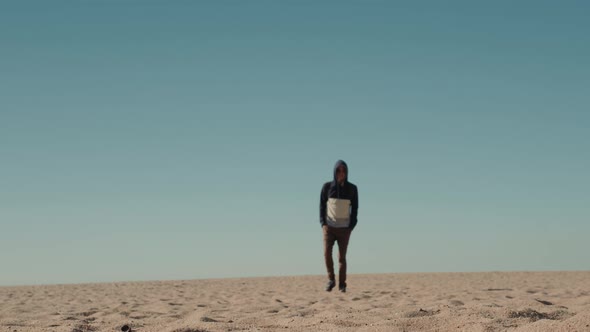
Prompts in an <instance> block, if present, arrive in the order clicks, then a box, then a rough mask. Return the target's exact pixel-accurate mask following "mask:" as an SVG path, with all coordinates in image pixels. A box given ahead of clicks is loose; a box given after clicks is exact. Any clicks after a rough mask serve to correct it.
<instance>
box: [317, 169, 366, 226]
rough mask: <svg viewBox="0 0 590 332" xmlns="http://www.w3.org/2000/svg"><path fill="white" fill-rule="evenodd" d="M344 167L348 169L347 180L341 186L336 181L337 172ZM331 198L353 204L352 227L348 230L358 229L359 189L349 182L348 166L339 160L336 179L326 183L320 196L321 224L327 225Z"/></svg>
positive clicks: (351, 213)
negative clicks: (328, 205) (328, 204)
mask: <svg viewBox="0 0 590 332" xmlns="http://www.w3.org/2000/svg"><path fill="white" fill-rule="evenodd" d="M340 165H342V166H344V168H345V169H346V178H345V180H344V184H342V185H339V184H338V182H337V181H336V170H337V169H338V167H339V166H340ZM329 198H340V199H348V200H350V202H351V208H350V225H349V226H348V228H350V229H351V230H352V229H354V228H355V227H356V224H357V213H358V207H359V201H358V189H357V187H356V186H355V185H354V184H352V183H350V182H348V165H346V163H345V162H344V161H342V160H338V161H337V162H336V165H334V178H333V179H332V181H330V182H326V183H325V184H324V185H323V186H322V192H321V195H320V224H321V225H322V226H323V225H326V223H327V220H326V217H327V216H326V214H327V202H328V199H329Z"/></svg>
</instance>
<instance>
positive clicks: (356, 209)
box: [348, 186, 359, 230]
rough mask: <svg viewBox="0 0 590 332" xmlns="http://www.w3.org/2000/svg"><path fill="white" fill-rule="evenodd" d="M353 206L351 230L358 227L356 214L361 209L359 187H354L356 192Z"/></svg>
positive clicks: (351, 210)
mask: <svg viewBox="0 0 590 332" xmlns="http://www.w3.org/2000/svg"><path fill="white" fill-rule="evenodd" d="M351 203H352V208H351V209H350V226H348V228H350V230H353V229H354V228H355V227H356V223H357V221H358V220H357V219H356V216H357V214H358V210H359V192H358V189H357V187H356V186H355V187H354V193H353V195H352V202H351Z"/></svg>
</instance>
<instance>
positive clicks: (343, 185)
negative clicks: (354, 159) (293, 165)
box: [320, 160, 359, 293]
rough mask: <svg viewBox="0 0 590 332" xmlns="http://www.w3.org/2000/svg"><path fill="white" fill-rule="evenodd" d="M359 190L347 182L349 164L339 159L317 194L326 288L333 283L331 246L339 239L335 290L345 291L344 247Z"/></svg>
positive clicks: (328, 288)
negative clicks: (322, 234) (336, 288)
mask: <svg viewBox="0 0 590 332" xmlns="http://www.w3.org/2000/svg"><path fill="white" fill-rule="evenodd" d="M358 206H359V204H358V190H357V188H356V186H355V185H354V184H352V183H350V182H348V165H346V163H345V162H344V161H342V160H338V161H337V162H336V165H335V166H334V179H333V180H332V181H330V182H326V183H325V184H324V185H323V187H322V193H321V196H320V224H321V225H322V231H323V233H324V258H325V261H326V269H327V270H328V284H327V285H326V291H328V292H330V291H332V288H334V286H336V277H335V275H334V261H333V260H332V248H333V247H334V242H338V265H339V271H338V289H339V290H340V291H341V292H343V293H344V292H346V249H347V248H348V240H349V239H350V233H351V232H352V230H353V229H354V227H355V226H356V222H357V219H356V216H357V212H358Z"/></svg>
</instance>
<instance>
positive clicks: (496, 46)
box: [0, 1, 590, 285]
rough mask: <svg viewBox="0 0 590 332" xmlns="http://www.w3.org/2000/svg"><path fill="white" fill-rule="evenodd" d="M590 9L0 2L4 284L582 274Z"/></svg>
mask: <svg viewBox="0 0 590 332" xmlns="http://www.w3.org/2000/svg"><path fill="white" fill-rule="evenodd" d="M589 16H590V5H589V4H588V2H586V1H561V2H556V1H518V2H514V1H492V2H477V3H476V2H474V1H445V2H441V1H403V2H397V1H352V2H350V1H349V2H346V3H343V2H340V1H338V2H328V1H324V2H321V1H249V2H245V1H209V2H205V1H192V2H191V1H160V2H156V1H63V2H62V1H39V2H31V1H23V2H20V1H12V2H8V1H6V2H2V4H1V5H0V285H16V284H47V283H78V282H101V281H121V280H153V279H193V278H215V277H246V276H274V275H302V274H324V271H325V269H324V265H323V257H322V241H321V229H320V225H319V222H318V204H319V196H320V189H321V186H322V184H323V183H324V182H325V181H328V180H330V179H331V176H332V167H333V164H334V162H335V161H336V160H337V159H344V160H345V161H347V162H348V164H349V167H350V175H349V179H350V181H351V182H353V183H355V184H357V185H358V187H359V198H360V208H359V224H358V226H357V228H356V229H355V231H354V232H353V235H352V238H351V242H350V247H349V257H348V259H349V273H381V272H422V271H425V272H426V271H489V270H588V269H590V261H589V260H588V253H589V252H590V241H589V240H588V237H589V235H590V222H589V221H590V176H589V174H588V170H589V169H590V153H589V151H590V130H589V128H590V110H589V105H590V88H589V87H590V40H589V39H588V31H590V21H589V20H588V17H589Z"/></svg>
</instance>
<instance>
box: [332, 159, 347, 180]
mask: <svg viewBox="0 0 590 332" xmlns="http://www.w3.org/2000/svg"><path fill="white" fill-rule="evenodd" d="M347 179H348V166H347V165H346V163H345V162H344V161H342V160H338V161H337V162H336V165H335V166H334V180H336V182H338V183H339V184H343V183H344V182H346V180H347Z"/></svg>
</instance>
